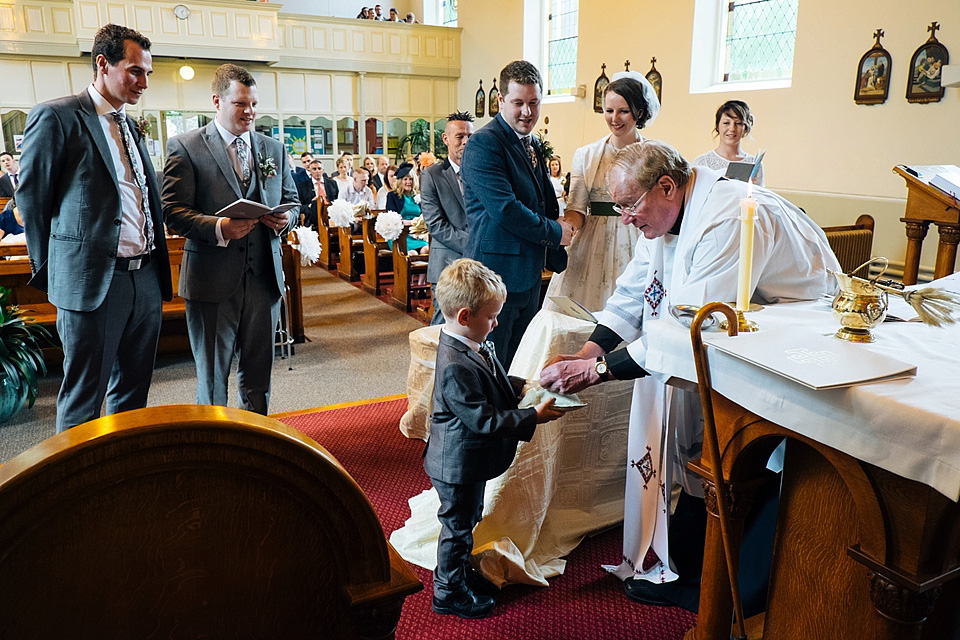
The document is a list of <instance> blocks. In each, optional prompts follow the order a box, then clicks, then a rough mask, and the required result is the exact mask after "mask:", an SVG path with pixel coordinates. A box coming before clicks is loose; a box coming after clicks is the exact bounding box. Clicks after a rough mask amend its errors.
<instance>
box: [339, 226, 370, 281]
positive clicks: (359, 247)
mask: <svg viewBox="0 0 960 640" xmlns="http://www.w3.org/2000/svg"><path fill="white" fill-rule="evenodd" d="M336 229H337V232H338V233H339V234H340V262H338V263H337V275H338V276H340V277H341V278H342V279H343V280H346V281H347V282H356V281H357V280H359V279H360V275H361V274H362V273H363V271H364V268H363V267H364V265H363V234H361V233H353V231H352V230H351V229H350V227H337V228H336Z"/></svg>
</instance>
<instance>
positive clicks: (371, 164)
mask: <svg viewBox="0 0 960 640" xmlns="http://www.w3.org/2000/svg"><path fill="white" fill-rule="evenodd" d="M363 168H364V169H366V170H367V175H368V176H370V181H369V185H370V189H371V190H372V191H373V193H374V194H376V193H377V190H378V189H379V188H380V187H382V186H383V183H382V182H380V176H379V175H378V174H377V161H376V159H375V158H374V157H373V156H366V157H364V159H363Z"/></svg>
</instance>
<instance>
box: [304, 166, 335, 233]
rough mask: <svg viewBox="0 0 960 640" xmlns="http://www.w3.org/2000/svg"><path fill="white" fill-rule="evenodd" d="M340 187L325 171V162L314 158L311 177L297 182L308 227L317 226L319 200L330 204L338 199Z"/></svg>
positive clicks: (305, 222)
mask: <svg viewBox="0 0 960 640" xmlns="http://www.w3.org/2000/svg"><path fill="white" fill-rule="evenodd" d="M338 194H339V189H338V188H337V183H336V181H334V180H333V179H331V178H329V177H327V175H326V173H324V171H323V163H321V162H320V161H319V160H314V161H313V162H311V163H310V179H309V180H307V181H306V182H298V183H297V196H299V198H300V203H301V204H302V205H303V209H301V211H302V212H303V223H304V224H305V225H307V226H308V227H316V226H317V202H318V201H320V202H323V203H325V204H330V203H331V202H333V201H334V200H336V199H337V196H338Z"/></svg>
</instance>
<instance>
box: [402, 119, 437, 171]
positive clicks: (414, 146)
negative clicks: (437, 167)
mask: <svg viewBox="0 0 960 640" xmlns="http://www.w3.org/2000/svg"><path fill="white" fill-rule="evenodd" d="M442 136H443V131H434V132H433V148H434V155H435V156H437V160H443V159H444V158H445V157H447V145H445V144H444V143H443V137H442ZM421 151H430V123H429V122H427V121H426V120H422V119H421V120H414V121H413V123H412V124H411V125H410V133H408V134H407V135H405V136H403V137H402V138H400V141H399V142H397V152H396V153H395V154H394V164H396V165H397V166H398V167H399V166H400V165H401V164H402V163H403V161H404V160H405V159H406V157H407V156H408V155H410V156H414V155H416V154H418V153H420V152H421Z"/></svg>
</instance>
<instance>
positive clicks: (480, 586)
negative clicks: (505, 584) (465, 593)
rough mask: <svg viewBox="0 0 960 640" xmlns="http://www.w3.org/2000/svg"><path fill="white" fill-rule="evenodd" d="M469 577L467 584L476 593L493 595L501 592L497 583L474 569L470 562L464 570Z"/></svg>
mask: <svg viewBox="0 0 960 640" xmlns="http://www.w3.org/2000/svg"><path fill="white" fill-rule="evenodd" d="M464 572H465V573H466V578H467V586H468V587H470V590H471V591H473V592H474V593H476V594H479V595H482V596H490V597H493V596H495V595H497V594H498V593H500V589H498V588H497V585H495V584H493V583H492V582H490V581H489V580H487V579H486V578H484V577H483V574H482V573H480V572H479V571H477V570H476V569H474V568H473V567H472V566H470V564H469V563H468V564H467V568H466V569H465V570H464Z"/></svg>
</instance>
